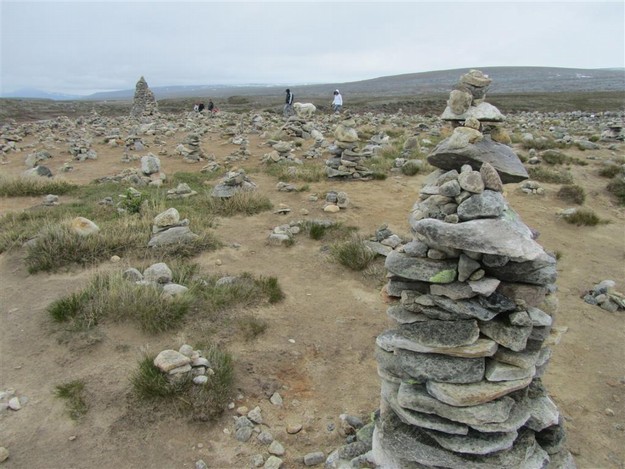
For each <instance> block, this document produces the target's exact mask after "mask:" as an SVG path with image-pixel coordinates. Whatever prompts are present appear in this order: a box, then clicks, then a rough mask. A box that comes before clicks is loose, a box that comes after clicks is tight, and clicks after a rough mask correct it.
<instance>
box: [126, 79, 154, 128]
mask: <svg viewBox="0 0 625 469" xmlns="http://www.w3.org/2000/svg"><path fill="white" fill-rule="evenodd" d="M156 115H158V104H157V102H156V98H155V97H154V93H153V92H152V90H151V89H150V88H149V86H148V83H147V82H146V81H145V78H143V77H141V78H139V81H137V84H136V86H135V96H134V98H133V100H132V108H131V109H130V117H133V118H136V119H141V118H144V117H152V116H156Z"/></svg>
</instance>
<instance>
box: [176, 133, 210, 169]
mask: <svg viewBox="0 0 625 469" xmlns="http://www.w3.org/2000/svg"><path fill="white" fill-rule="evenodd" d="M177 150H178V152H179V153H180V154H181V155H182V156H183V158H184V159H185V160H186V161H188V162H190V163H197V162H199V161H201V160H202V159H203V158H204V156H205V155H204V151H203V150H202V148H201V147H200V136H199V135H198V134H197V133H193V132H192V133H190V134H188V135H187V136H186V138H185V139H184V141H183V142H182V144H181V145H179V146H178V148H177Z"/></svg>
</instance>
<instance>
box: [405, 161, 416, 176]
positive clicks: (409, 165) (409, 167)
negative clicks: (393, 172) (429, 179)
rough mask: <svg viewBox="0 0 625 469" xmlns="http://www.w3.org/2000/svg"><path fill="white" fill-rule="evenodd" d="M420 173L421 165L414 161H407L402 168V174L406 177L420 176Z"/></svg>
mask: <svg viewBox="0 0 625 469" xmlns="http://www.w3.org/2000/svg"><path fill="white" fill-rule="evenodd" d="M420 171H421V165H420V164H418V163H416V162H414V161H407V162H406V164H404V165H403V166H402V167H401V172H402V174H403V175H405V176H414V175H415V174H418V173H419V172H420Z"/></svg>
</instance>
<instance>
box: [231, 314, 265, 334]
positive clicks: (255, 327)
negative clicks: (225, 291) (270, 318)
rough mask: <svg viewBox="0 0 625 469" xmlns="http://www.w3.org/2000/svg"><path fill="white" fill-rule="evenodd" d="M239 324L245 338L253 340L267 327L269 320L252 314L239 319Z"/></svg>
mask: <svg viewBox="0 0 625 469" xmlns="http://www.w3.org/2000/svg"><path fill="white" fill-rule="evenodd" d="M237 324H238V326H239V329H240V330H241V332H243V336H244V337H245V340H253V339H255V338H256V337H258V336H259V335H261V334H262V333H264V332H265V330H266V329H267V326H268V324H267V321H265V320H264V319H259V318H257V317H255V316H252V315H249V314H248V315H245V316H243V317H240V318H238V319H237Z"/></svg>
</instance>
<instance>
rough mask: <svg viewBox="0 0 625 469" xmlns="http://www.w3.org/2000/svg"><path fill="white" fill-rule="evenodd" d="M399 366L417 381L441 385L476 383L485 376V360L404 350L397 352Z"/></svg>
mask: <svg viewBox="0 0 625 469" xmlns="http://www.w3.org/2000/svg"><path fill="white" fill-rule="evenodd" d="M394 355H395V358H396V360H397V361H398V366H399V367H401V369H402V370H403V372H404V373H406V374H408V375H409V376H411V377H412V378H414V379H416V380H435V381H437V382H440V383H457V384H459V383H475V382H477V381H480V380H481V379H482V378H483V376H484V369H485V364H484V358H481V357H480V358H461V357H452V356H446V355H436V354H430V353H417V352H411V351H407V350H404V349H398V350H397V351H396V352H395V354H394Z"/></svg>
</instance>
